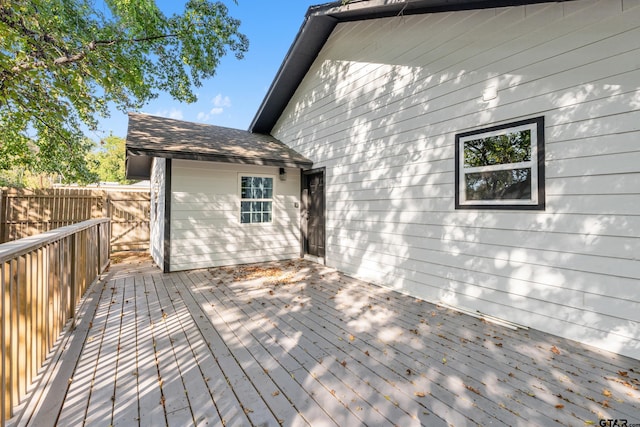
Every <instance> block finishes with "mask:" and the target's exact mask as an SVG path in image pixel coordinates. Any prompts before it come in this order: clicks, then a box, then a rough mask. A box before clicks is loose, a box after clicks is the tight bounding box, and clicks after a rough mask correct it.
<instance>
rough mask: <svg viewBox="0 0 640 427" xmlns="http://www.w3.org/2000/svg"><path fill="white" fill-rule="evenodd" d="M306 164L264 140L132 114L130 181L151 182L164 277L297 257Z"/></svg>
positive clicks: (155, 247) (154, 236) (156, 249)
mask: <svg viewBox="0 0 640 427" xmlns="http://www.w3.org/2000/svg"><path fill="white" fill-rule="evenodd" d="M309 167H311V162H310V161H308V160H307V159H305V158H304V157H302V156H300V155H299V154H298V153H296V152H295V151H293V150H291V149H289V148H288V147H286V146H285V145H283V144H281V143H280V142H279V141H277V140H275V139H274V138H273V137H271V136H268V135H256V134H251V133H249V132H247V131H241V130H237V129H228V128H222V127H218V126H210V125H204V124H198V123H189V122H183V121H180V120H173V119H166V118H162V117H154V116H149V115H145V114H130V115H129V129H128V135H127V176H128V177H130V178H134V177H135V178H149V179H150V181H151V202H152V203H151V242H150V248H151V255H152V257H153V260H154V262H155V263H156V264H157V265H158V266H159V267H161V268H162V269H163V271H165V272H170V271H179V270H189V269H196V268H209V267H217V266H223V265H235V264H247V263H255V262H263V261H272V260H283V259H292V258H299V257H300V255H301V246H300V232H301V226H300V212H301V210H300V201H301V191H300V185H301V175H302V174H301V172H300V171H301V169H302V168H309Z"/></svg>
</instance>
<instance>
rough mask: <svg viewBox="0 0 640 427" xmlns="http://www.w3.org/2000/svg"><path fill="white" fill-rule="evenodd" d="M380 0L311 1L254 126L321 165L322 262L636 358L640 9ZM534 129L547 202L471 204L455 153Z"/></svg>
mask: <svg viewBox="0 0 640 427" xmlns="http://www.w3.org/2000/svg"><path fill="white" fill-rule="evenodd" d="M385 3H387V2H383V1H369V2H366V1H365V2H355V3H354V4H352V5H347V6H344V7H343V6H339V5H335V4H332V5H324V6H319V7H317V8H311V9H310V10H309V13H308V15H307V18H306V20H305V24H304V25H303V28H302V29H301V31H300V33H299V34H298V38H297V39H296V41H295V43H294V45H293V46H292V48H291V50H290V52H289V54H288V56H287V58H286V59H285V62H284V63H283V66H282V67H281V69H280V71H279V74H278V76H276V80H275V81H274V83H273V85H272V87H271V89H270V91H269V93H268V95H267V97H266V98H265V101H263V105H262V107H261V108H260V110H259V111H258V113H257V115H256V118H255V119H254V122H253V124H252V127H251V130H252V131H258V132H263V133H271V135H273V136H274V137H275V138H277V139H278V140H280V141H282V142H284V143H285V144H287V145H288V146H289V147H291V148H292V149H294V150H296V151H297V152H299V153H301V154H302V155H303V156H305V157H307V158H309V159H311V160H312V161H313V163H314V167H315V168H324V171H325V172H324V173H325V177H324V180H325V181H324V182H325V197H326V199H325V203H326V212H325V214H326V218H325V229H326V253H325V262H326V263H327V264H328V265H330V266H333V267H336V268H338V269H339V270H341V271H343V272H346V273H347V274H351V275H353V276H356V277H359V278H363V279H365V280H369V281H372V282H375V283H378V284H380V285H382V286H386V287H389V288H392V289H396V290H398V291H401V292H404V293H407V294H411V295H414V296H416V297H420V298H424V299H426V300H429V301H434V302H438V303H444V304H448V305H450V306H455V307H459V308H461V309H465V310H468V311H471V312H477V313H480V314H487V315H490V316H495V317H498V318H500V319H505V320H507V321H509V322H513V323H516V324H520V325H525V326H528V327H533V328H536V329H540V330H543V331H547V332H551V333H554V334H557V335H561V336H564V337H567V338H571V339H575V340H578V341H581V342H583V343H587V344H591V345H594V346H597V347H601V348H604V349H607V350H611V351H614V352H618V353H621V354H625V355H628V356H631V357H634V358H640V261H639V257H640V255H639V254H640V194H639V193H640V1H637V0H576V1H567V2H559V3H558V2H549V3H538V4H521V5H516V6H508V7H488V8H482V9H471V10H459V9H465V8H464V7H461V5H464V4H465V3H469V2H457V6H456V7H455V9H458V10H447V6H446V5H444V3H446V2H433V1H432V2H429V1H408V2H400V4H399V5H398V3H393V4H385ZM490 3H491V4H496V3H499V2H490ZM512 3H513V2H512ZM516 3H518V2H516ZM519 3H532V2H519ZM403 5H404V7H403ZM412 6H413V7H412ZM418 6H419V7H418ZM450 9H452V8H451V7H450ZM380 16H387V17H380ZM314 28H324V31H325V34H326V36H327V37H325V38H322V37H320V36H315V37H316V39H313V37H314V36H313V34H312V33H313V31H312V30H313V29H314ZM318 31H319V30H318ZM312 39H313V40H312ZM310 45H313V46H312V48H310V47H309V46H310ZM305 49H306V50H305ZM309 49H315V50H316V51H317V56H313V55H312V56H311V60H310V61H309V62H308V63H307V64H304V61H303V60H301V59H300V58H301V57H302V56H303V55H302V53H305V54H307V56H309V53H308V51H309ZM296 73H297V75H299V84H298V85H297V86H295V87H294V88H293V90H288V89H286V87H285V86H286V85H285V84H284V83H283V82H289V81H291V79H289V78H288V77H289V75H295V74H296ZM274 105H276V107H273V106H274ZM277 105H280V107H277ZM532 120H533V121H534V122H535V120H538V121H537V122H536V123H542V125H541V129H540V131H539V132H538V130H537V129H536V128H535V127H534V128H532V130H531V134H532V135H535V136H537V138H538V140H539V141H540V142H541V143H542V145H541V146H540V147H541V152H540V153H539V154H540V155H541V158H540V159H541V161H540V163H539V166H540V169H537V168H536V166H535V164H536V157H535V155H533V154H532V155H531V156H532V157H533V159H530V158H527V159H524V160H526V161H524V160H523V161H522V162H520V163H519V164H523V165H525V164H527V162H529V163H532V164H534V166H533V168H532V167H530V166H526V165H525V166H521V167H522V168H525V169H526V168H528V169H527V170H529V173H530V174H534V172H531V171H532V170H534V169H535V171H536V173H535V174H534V175H535V176H534V179H537V180H538V181H536V183H535V184H532V185H533V187H528V186H529V183H530V182H531V177H530V176H529V178H527V180H526V181H524V180H523V183H525V184H526V185H525V186H526V187H527V188H526V189H525V190H526V192H527V194H529V193H535V194H536V195H539V196H540V197H541V198H542V200H541V202H542V203H541V204H540V203H538V204H535V203H533V202H531V203H529V205H522V206H517V204H516V206H513V205H511V204H509V203H506V204H504V205H501V204H500V202H498V203H493V204H492V203H490V202H489V204H486V205H482V203H480V204H475V205H474V204H473V198H474V197H475V196H474V194H473V191H475V190H473V188H471V187H473V185H472V184H468V182H469V181H468V180H470V179H471V176H472V175H473V174H472V173H471V172H470V174H465V172H464V171H465V168H470V169H469V171H472V166H469V165H468V164H466V163H465V162H466V161H467V160H464V161H463V160H459V163H458V164H456V146H458V148H459V150H460V151H461V152H464V156H466V155H467V154H466V153H467V151H466V150H467V148H468V146H467V145H464V141H465V138H466V140H472V139H473V135H480V136H482V135H483V132H484V135H485V136H486V135H490V134H491V132H494V133H495V130H496V129H505V128H508V127H509V126H510V125H509V124H513V123H521V122H522V121H525V122H527V121H532ZM468 135H470V136H468ZM480 136H478V138H479V137H480ZM532 138H533V137H532ZM476 141H477V140H476ZM461 144H462V145H461ZM530 145H531V146H534V145H536V143H535V142H531V144H530ZM461 156H462V154H461ZM465 159H466V157H465ZM487 164H489V163H487ZM488 170H489V169H487V168H485V169H481V168H480V169H478V171H480V172H478V173H481V172H486V171H488ZM461 180H462V181H461ZM465 180H467V181H465ZM231 181H232V180H231ZM456 183H458V185H456ZM465 183H467V184H468V185H469V186H468V187H465V185H467V184H465ZM185 184H186V181H185ZM465 188H467V190H465ZM538 189H540V192H539V193H538V192H537V190H538ZM465 191H467V192H465ZM469 191H470V192H469ZM179 194H182V193H180V192H178V193H176V196H177V195H179ZM287 194H289V193H287ZM465 195H466V197H467V198H470V199H469V200H471V201H472V203H471V205H466V206H465V205H464V203H456V197H458V196H460V197H462V199H461V200H463V201H464V200H466V199H465ZM287 197H289V196H287ZM532 197H533V196H532ZM536 197H537V196H536ZM196 199H197V197H196ZM230 200H231V199H230ZM287 200H289V199H287ZM290 200H291V201H293V200H294V198H293V195H292V196H291V199H290ZM291 201H284V200H283V202H282V203H283V204H286V205H287V206H288V209H289V208H290V205H291ZM287 212H289V211H287ZM230 215H231V213H230ZM295 219H296V217H295V214H294V212H293V211H291V212H290V213H288V214H287V226H286V227H283V229H284V230H287V232H288V233H294V228H295V227H293V226H289V221H290V222H295ZM280 240H282V241H283V242H285V243H290V242H292V241H293V240H294V238H293V237H291V236H288V235H284V236H281V238H280ZM185 261H186V260H185Z"/></svg>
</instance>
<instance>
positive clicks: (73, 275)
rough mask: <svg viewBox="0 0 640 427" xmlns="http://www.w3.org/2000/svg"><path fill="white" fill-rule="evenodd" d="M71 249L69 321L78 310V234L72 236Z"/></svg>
mask: <svg viewBox="0 0 640 427" xmlns="http://www.w3.org/2000/svg"><path fill="white" fill-rule="evenodd" d="M69 243H70V244H71V248H70V250H69V256H70V257H71V260H70V263H69V265H70V266H71V271H70V272H69V273H70V277H69V282H70V283H69V291H70V294H71V295H70V300H69V319H71V318H73V317H74V316H75V308H76V288H77V287H78V274H77V263H78V252H77V251H78V234H77V233H74V234H73V235H71V239H70V242H69Z"/></svg>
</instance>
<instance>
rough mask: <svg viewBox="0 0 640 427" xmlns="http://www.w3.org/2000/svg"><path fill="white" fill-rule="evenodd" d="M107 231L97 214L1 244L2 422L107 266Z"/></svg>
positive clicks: (108, 227) (105, 222)
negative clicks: (81, 220) (89, 218)
mask: <svg viewBox="0 0 640 427" xmlns="http://www.w3.org/2000/svg"><path fill="white" fill-rule="evenodd" d="M110 234H111V222H110V220H109V219H108V218H100V219H93V220H88V221H84V222H81V223H78V224H73V225H68V226H65V227H61V228H58V229H56V230H51V231H47V232H45V233H42V234H39V235H37V236H31V237H26V238H24V239H20V240H16V241H13V242H8V243H3V244H0V352H1V356H2V357H1V359H0V379H1V382H0V386H1V387H2V394H1V397H0V400H1V402H0V426H2V425H4V423H5V421H6V420H7V419H9V418H11V417H12V416H13V413H12V411H13V408H15V407H16V405H18V404H20V403H22V402H23V400H24V398H25V396H26V394H27V390H28V388H29V386H30V385H31V384H32V382H33V381H34V380H35V379H36V376H37V373H38V371H39V370H40V368H41V367H42V366H43V364H44V362H45V359H46V357H47V355H48V354H49V352H50V351H51V350H52V348H53V346H54V345H55V342H56V340H57V339H58V336H59V335H60V333H61V332H62V331H63V329H64V328H65V326H66V325H67V323H68V320H69V319H71V318H73V317H74V316H75V312H76V307H77V305H78V302H79V301H80V298H81V297H82V295H83V294H84V292H85V291H86V289H87V288H88V287H89V286H90V285H91V284H92V283H93V282H94V281H95V280H96V279H97V278H98V276H99V275H100V274H101V273H102V272H103V271H104V270H105V268H106V267H107V266H108V264H109V252H110V247H109V245H110Z"/></svg>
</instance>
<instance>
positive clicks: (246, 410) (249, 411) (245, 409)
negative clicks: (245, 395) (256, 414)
mask: <svg viewBox="0 0 640 427" xmlns="http://www.w3.org/2000/svg"><path fill="white" fill-rule="evenodd" d="M251 412H253V409H249V408H244V413H245V414H250V413H251Z"/></svg>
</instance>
